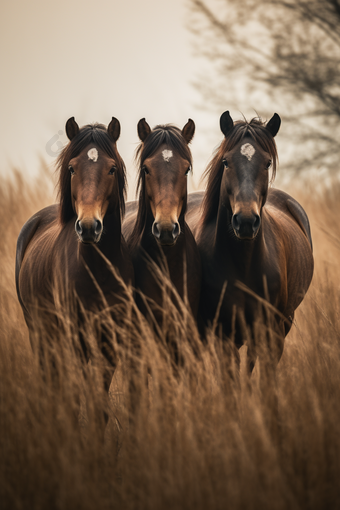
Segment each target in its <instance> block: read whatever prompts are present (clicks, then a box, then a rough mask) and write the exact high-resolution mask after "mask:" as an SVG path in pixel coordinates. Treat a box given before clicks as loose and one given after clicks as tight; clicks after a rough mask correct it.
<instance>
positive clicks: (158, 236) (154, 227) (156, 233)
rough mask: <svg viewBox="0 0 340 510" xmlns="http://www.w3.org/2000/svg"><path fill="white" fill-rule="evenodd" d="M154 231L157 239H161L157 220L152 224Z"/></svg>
mask: <svg viewBox="0 0 340 510" xmlns="http://www.w3.org/2000/svg"><path fill="white" fill-rule="evenodd" d="M152 233H153V235H154V236H155V237H156V238H157V239H159V238H160V236H161V233H160V231H159V228H158V223H156V222H155V221H154V222H153V225H152Z"/></svg>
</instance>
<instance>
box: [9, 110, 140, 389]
mask: <svg viewBox="0 0 340 510" xmlns="http://www.w3.org/2000/svg"><path fill="white" fill-rule="evenodd" d="M66 133H67V136H68V138H69V140H70V142H69V144H68V145H67V146H66V147H65V148H64V149H63V151H62V152H61V154H60V156H59V159H58V168H59V172H60V174H59V198H60V203H59V204H55V205H51V206H49V207H46V208H45V209H42V210H41V211H39V212H37V213H36V214H35V215H34V216H32V217H31V218H30V219H29V220H28V221H27V222H26V223H25V225H24V226H23V228H22V230H21V232H20V235H19V238H18V242H17V253H16V287H17V293H18V298H19V301H20V304H21V306H22V309H23V312H24V316H25V320H26V323H27V326H28V328H29V331H30V338H31V340H33V331H34V326H35V319H36V317H37V314H39V316H40V317H44V318H45V326H46V327H48V329H49V330H53V328H58V327H59V323H58V318H57V306H59V304H60V302H61V305H62V308H63V309H64V311H65V312H66V309H67V301H68V298H69V297H70V296H72V295H76V296H77V300H78V301H77V303H78V314H77V317H76V320H77V321H78V327H79V331H81V329H82V327H83V326H84V323H85V321H86V319H87V317H86V316H87V315H88V314H91V313H92V314H97V315H98V312H101V311H103V310H104V309H105V310H108V311H109V312H110V313H111V316H112V318H113V319H114V320H115V319H116V318H117V317H116V316H115V313H114V310H115V308H117V306H118V305H121V304H122V302H123V301H124V298H125V297H126V296H125V287H124V286H125V284H128V283H129V282H131V283H132V284H133V266H132V263H131V260H130V257H129V254H128V251H127V247H126V245H125V241H124V239H123V238H122V234H121V216H122V214H123V212H124V194H125V186H126V178H125V166H124V163H123V160H122V159H121V157H120V155H119V153H118V151H117V147H116V141H117V139H118V138H119V134H120V124H119V121H118V120H117V119H115V118H112V121H111V122H110V124H109V126H108V128H107V129H106V127H105V126H103V125H101V124H94V125H87V126H84V127H83V128H81V129H79V127H78V124H77V123H76V122H75V120H74V118H73V117H72V118H71V119H69V120H68V121H67V123H66ZM110 264H111V265H112V266H113V268H114V269H115V270H116V274H114V271H112V270H111V267H110ZM63 300H64V302H63ZM110 333H111V332H110V331H107V330H105V328H104V329H103V328H102V329H101V331H100V333H99V338H98V340H99V342H100V348H101V349H102V352H103V354H104V355H105V357H106V359H107V362H108V363H107V369H105V370H104V372H105V373H104V384H105V387H106V389H108V388H109V385H110V382H111V378H112V374H113V369H114V366H115V362H116V361H115V356H114V353H113V352H112V349H111V348H110V341H111V336H110ZM80 340H81V343H82V348H83V351H84V355H85V357H86V358H88V356H89V353H88V352H87V349H86V345H85V342H84V341H82V335H80ZM40 349H41V350H42V351H43V345H42V346H40Z"/></svg>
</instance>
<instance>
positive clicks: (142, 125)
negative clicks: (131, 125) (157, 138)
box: [137, 118, 151, 142]
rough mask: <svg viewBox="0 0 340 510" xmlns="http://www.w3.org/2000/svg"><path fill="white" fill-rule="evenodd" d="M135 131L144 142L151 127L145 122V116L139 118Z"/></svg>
mask: <svg viewBox="0 0 340 510" xmlns="http://www.w3.org/2000/svg"><path fill="white" fill-rule="evenodd" d="M137 131H138V136H139V138H140V140H142V142H145V140H146V138H147V137H148V136H149V134H150V133H151V128H150V126H149V124H148V123H147V122H146V120H145V118H144V119H140V121H139V122H138V125H137Z"/></svg>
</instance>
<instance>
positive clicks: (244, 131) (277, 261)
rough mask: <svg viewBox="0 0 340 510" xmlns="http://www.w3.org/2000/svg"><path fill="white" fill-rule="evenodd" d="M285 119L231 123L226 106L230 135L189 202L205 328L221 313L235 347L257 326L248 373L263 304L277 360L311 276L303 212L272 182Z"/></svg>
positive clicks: (226, 131) (225, 119)
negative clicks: (199, 264)
mask: <svg viewBox="0 0 340 510" xmlns="http://www.w3.org/2000/svg"><path fill="white" fill-rule="evenodd" d="M280 124H281V120H280V117H279V116H278V115H277V114H274V116H273V117H272V118H271V119H270V121H269V122H268V123H267V124H266V125H265V124H264V123H263V122H262V121H260V120H258V119H253V120H251V121H250V122H249V123H248V122H246V121H239V122H235V124H234V122H233V120H232V119H231V117H230V115H229V112H228V111H227V112H225V113H223V114H222V116H221V119H220V126H221V130H222V132H223V134H224V136H225V138H224V140H223V142H222V143H221V145H220V147H219V149H218V150H217V152H216V154H215V156H214V157H213V159H212V161H211V163H210V165H209V167H208V168H207V170H206V175H207V177H208V185H207V189H206V192H205V194H203V193H202V192H198V193H194V194H192V195H190V196H189V203H188V223H189V225H190V226H191V227H192V228H193V229H195V233H196V239H197V243H198V246H199V250H200V253H201V258H202V272H203V274H202V293H201V301H200V312H199V314H200V315H201V317H202V319H203V321H204V324H205V325H206V326H207V325H209V324H212V323H213V321H214V319H215V316H216V313H218V317H217V319H218V323H220V325H221V326H222V330H223V334H224V336H225V337H229V338H231V337H233V339H234V342H235V344H236V346H237V347H240V346H241V345H242V344H243V341H244V339H245V338H246V336H247V335H246V329H247V328H245V327H244V326H245V325H247V326H248V327H250V328H251V329H252V333H251V334H250V341H249V343H248V368H249V370H250V371H251V370H252V368H253V366H254V363H255V360H256V356H257V353H256V351H257V349H256V345H255V336H256V335H255V332H254V329H253V328H254V327H255V323H256V321H257V320H258V319H259V316H260V314H261V309H260V308H261V307H260V305H261V303H262V305H263V306H264V309H265V310H264V309H263V308H262V312H263V314H264V316H266V317H267V318H268V314H269V315H270V316H271V321H272V322H273V331H274V338H275V342H274V348H273V347H272V348H271V355H272V357H273V362H274V363H277V362H278V361H279V359H280V357H281V355H282V351H283V343H284V337H285V336H286V335H287V333H288V332H289V330H290V328H291V325H292V321H293V318H294V311H295V309H296V308H297V307H298V306H299V304H300V303H301V301H302V300H303V298H304V295H305V293H306V292H307V289H308V287H309V285H310V282H311V279H312V275H313V254H312V240H311V233H310V227H309V221H308V218H307V215H306V213H305V211H304V210H303V208H302V207H301V205H300V204H299V203H298V202H297V201H296V200H294V199H293V198H292V197H291V196H289V195H288V194H287V193H284V192H283V191H280V190H277V189H273V188H269V169H270V168H271V167H272V175H273V177H274V176H275V171H276V165H277V150H276V144H275V141H274V137H275V135H276V134H277V132H278V130H279V128H280ZM202 199H203V202H202ZM201 202H202V208H201V211H202V212H201V213H200V206H201ZM200 215H201V217H200ZM222 290H223V292H224V294H222ZM221 294H222V298H221ZM220 298H221V301H220ZM219 306H220V308H219ZM218 309H219V312H218Z"/></svg>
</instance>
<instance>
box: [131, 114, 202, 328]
mask: <svg viewBox="0 0 340 510" xmlns="http://www.w3.org/2000/svg"><path fill="white" fill-rule="evenodd" d="M137 130H138V136H139V138H140V140H141V143H140V145H139V146H138V148H137V152H136V158H137V161H138V166H139V172H138V186H137V193H138V192H139V200H138V201H135V202H130V203H127V212H126V216H125V220H124V223H123V234H124V236H125V237H126V239H127V243H128V247H129V250H130V254H131V257H132V261H133V265H134V270H135V285H136V289H137V291H138V293H137V297H136V299H137V303H138V306H139V308H140V310H141V311H142V313H143V314H144V315H145V316H146V317H148V318H149V319H150V314H149V310H150V309H151V311H152V316H153V319H155V320H156V323H157V324H158V325H159V326H160V327H161V328H162V324H163V317H164V315H163V314H164V313H166V310H165V309H164V308H165V304H164V301H163V298H164V295H163V292H164V282H165V280H166V279H165V277H164V273H167V274H168V277H169V279H170V281H171V284H172V285H173V288H174V289H175V292H171V300H172V302H173V304H174V305H175V306H176V307H177V309H178V310H180V308H181V305H180V302H179V300H178V297H179V298H181V300H184V301H186V299H187V303H188V305H189V309H190V311H191V313H192V315H193V316H194V317H196V316H197V311H198V305H199V293H200V285H201V262H200V255H199V251H198V248H197V245H196V241H195V239H194V236H193V235H192V233H191V231H190V229H189V227H188V225H187V223H186V221H185V211H186V204H187V176H188V174H189V172H190V171H191V168H192V156H191V152H190V149H189V147H188V144H189V143H190V142H191V140H192V138H193V135H194V132H195V124H194V122H193V121H192V120H191V119H189V120H188V122H187V123H186V124H185V126H184V127H183V129H182V130H180V129H179V128H177V127H175V126H173V125H170V124H166V125H158V126H156V127H155V128H154V129H153V130H151V128H150V126H149V125H148V123H147V122H146V120H145V119H144V118H143V119H141V120H140V121H139V122H138V126H137ZM155 264H156V265H157V267H158V268H159V270H158V271H157V270H156V269H155ZM160 271H161V272H162V274H163V277H162V278H161V281H160ZM176 294H177V295H176ZM145 299H147V306H146V304H145ZM182 304H183V303H182ZM150 320H151V319H150Z"/></svg>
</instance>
